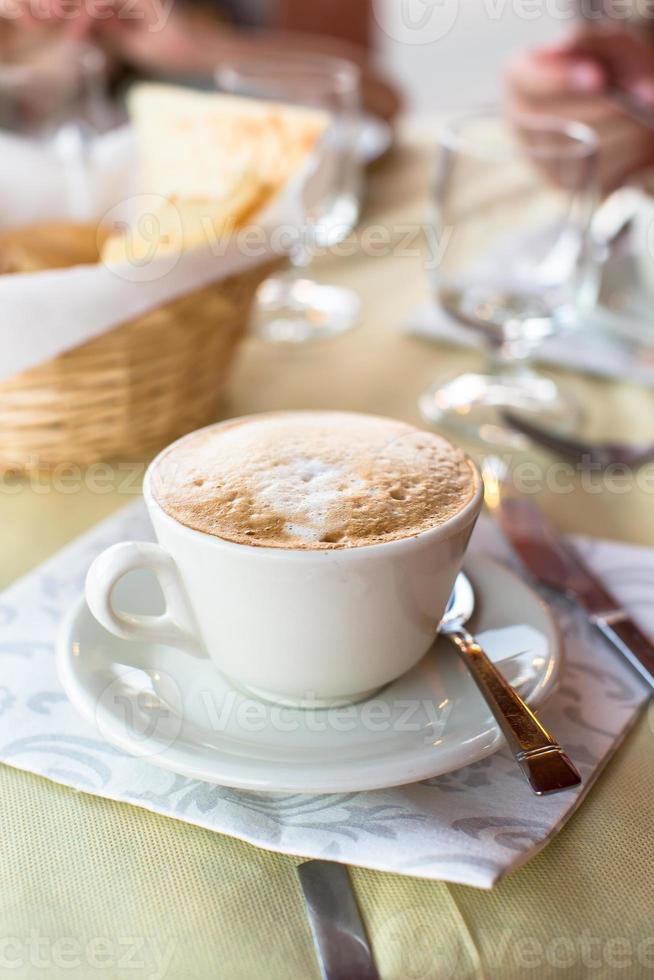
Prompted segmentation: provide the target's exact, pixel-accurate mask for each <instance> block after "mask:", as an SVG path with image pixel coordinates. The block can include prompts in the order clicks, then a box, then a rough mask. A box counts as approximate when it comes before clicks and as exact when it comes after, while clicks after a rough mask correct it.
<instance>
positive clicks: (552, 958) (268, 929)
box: [0, 140, 654, 980]
mask: <svg viewBox="0 0 654 980" xmlns="http://www.w3.org/2000/svg"><path fill="white" fill-rule="evenodd" d="M430 157H431V153H430V151H429V149H428V148H426V147H425V145H424V144H423V143H422V142H420V143H417V142H415V141H411V140H405V141H404V142H403V143H402V145H401V148H400V149H399V150H398V151H397V152H396V153H395V155H394V157H393V158H392V159H391V160H389V161H387V162H386V163H385V165H384V166H383V167H381V168H379V169H378V170H377V172H376V173H375V174H374V175H373V178H372V182H371V192H370V200H369V204H368V210H367V215H366V224H367V225H368V226H370V225H379V226H380V227H382V228H383V229H384V231H383V235H386V236H388V229H391V236H390V237H391V239H392V240H393V241H394V242H395V243H396V248H395V249H393V248H391V249H388V248H385V247H384V246H383V244H380V242H381V237H380V238H379V239H377V244H376V245H374V247H373V250H374V251H375V252H376V254H373V255H370V254H368V255H366V254H363V252H362V251H361V250H357V251H356V252H355V253H354V254H353V255H349V256H347V257H336V258H335V257H330V258H329V259H323V260H320V262H319V263H317V273H318V274H319V276H320V277H321V278H323V279H324V280H325V281H329V280H332V281H338V282H341V283H343V284H347V285H351V286H353V287H356V288H357V289H359V291H360V292H361V294H362V296H363V299H364V303H365V316H364V325H363V327H362V328H361V329H360V330H358V331H357V332H355V333H352V334H351V335H349V336H347V337H343V338H341V339H339V340H334V341H330V342H325V343H321V344H316V345H314V346H304V347H300V348H298V349H296V350H295V349H284V348H275V347H271V346H266V345H264V344H261V343H259V342H257V341H251V342H250V343H249V344H248V347H247V349H246V350H245V352H244V355H243V357H242V359H241V361H240V364H239V367H238V369H237V371H236V375H235V377H234V383H233V386H232V391H233V395H232V397H231V400H230V402H229V404H228V405H226V406H225V415H237V414H244V413H247V412H256V411H261V410H265V409H274V408H299V407H314V408H342V409H354V410H364V411H369V412H376V413H381V414H388V415H395V416H398V417H400V418H404V419H406V420H408V421H416V422H417V421H419V419H418V415H417V409H416V398H417V396H418V394H419V392H420V391H421V390H422V389H423V388H424V387H425V386H426V385H427V384H428V383H429V382H430V381H431V380H432V379H433V378H434V377H435V376H436V375H438V374H439V373H441V372H443V371H447V372H451V371H454V370H457V369H459V368H464V367H474V366H475V365H476V364H477V363H478V355H477V354H473V353H470V352H462V351H456V350H453V349H451V348H447V347H444V346H436V345H431V344H428V343H426V342H424V341H419V340H416V339H412V338H408V337H406V336H403V335H402V334H401V333H400V332H399V330H398V326H399V324H400V323H401V322H402V321H403V320H404V319H405V318H406V316H407V314H408V312H409V311H410V310H411V308H412V307H413V306H414V305H416V304H418V303H420V302H421V301H423V300H424V299H425V298H426V297H427V293H428V287H427V283H426V278H425V273H424V268H423V260H422V258H421V255H420V254H419V250H417V249H416V245H415V241H414V244H413V246H411V245H409V246H407V241H408V239H407V235H408V234H409V233H410V232H411V229H410V228H408V226H410V225H411V224H412V223H413V224H416V223H417V224H419V223H420V222H422V221H424V220H425V219H426V213H427V210H426V204H427V194H428V191H427V188H428V184H429V177H430ZM368 251H370V248H369V249H368ZM382 252H385V254H381V253H382ZM407 252H408V253H409V254H407ZM398 253H399V254H398ZM566 380H567V381H568V383H571V382H572V383H573V384H574V386H575V391H576V393H577V395H578V397H579V398H580V399H581V400H582V402H583V403H584V404H585V405H586V406H587V407H588V409H589V414H590V428H591V429H594V430H595V431H596V432H601V433H604V434H609V433H610V434H612V435H616V436H622V437H629V438H633V439H637V438H640V437H642V438H647V437H648V436H651V431H652V418H653V417H654V393H653V392H651V391H645V390H643V389H638V388H636V387H633V386H630V385H628V384H623V383H618V382H605V381H599V380H591V379H588V378H577V377H574V376H571V375H568V376H567V378H566ZM533 460H534V461H535V462H536V463H537V465H538V467H539V472H541V473H545V474H547V472H548V471H547V470H546V466H547V460H546V459H545V457H539V456H534V457H533ZM141 472H142V467H141V466H139V465H138V464H137V465H135V466H133V465H130V466H129V467H126V466H118V467H115V468H114V469H113V472H112V474H110V477H109V478H108V479H107V478H106V474H105V476H104V477H103V479H102V480H100V482H99V483H98V482H97V481H96V483H95V485H93V486H89V485H88V484H86V483H85V481H83V480H82V481H81V483H80V482H79V481H76V480H74V479H64V480H62V481H60V484H59V486H58V488H54V487H53V486H52V485H51V484H49V483H48V482H47V481H32V482H31V483H30V484H27V485H16V484H14V483H13V482H12V481H5V482H4V484H3V485H2V486H1V487H0V489H1V490H2V492H0V534H1V539H2V542H3V548H2V555H3V557H2V563H1V567H0V576H1V584H7V583H9V582H10V581H12V580H13V579H14V578H16V577H17V576H18V575H20V574H22V573H24V572H26V571H28V570H29V569H30V568H32V567H33V566H35V565H36V564H38V563H39V562H40V561H41V560H42V559H44V558H45V557H46V556H47V555H49V554H51V553H52V552H53V551H55V550H56V549H57V548H59V547H60V546H62V545H63V544H65V543H66V542H67V541H68V540H70V539H71V538H72V537H73V536H75V535H76V534H78V533H79V532H81V531H83V530H84V529H85V528H87V527H89V526H91V525H92V524H94V523H95V522H96V521H98V520H99V519H101V518H102V517H104V516H105V515H107V514H108V513H110V512H111V511H113V510H114V509H115V508H117V507H119V506H120V505H121V504H124V503H126V502H128V501H130V500H132V499H134V495H135V494H136V493H137V492H138V478H139V475H140V473H141ZM649 476H650V479H649V481H648V480H647V479H646V478H645V477H643V476H642V475H641V477H640V480H639V483H640V486H636V485H635V481H633V480H625V479H622V480H620V479H619V478H618V479H616V480H614V481H613V483H612V484H609V485H608V486H607V485H604V486H602V485H594V486H593V488H591V490H592V492H591V491H589V489H588V488H587V489H586V490H584V489H583V488H581V486H580V485H578V484H577V485H575V486H573V487H572V488H571V490H570V491H569V492H568V491H566V492H563V493H562V492H557V480H556V479H554V480H550V481H548V480H545V481H544V483H545V485H544V489H543V492H542V493H541V494H540V496H539V500H540V503H541V504H542V506H543V507H544V509H545V510H547V511H548V512H549V513H550V514H551V515H552V516H553V517H554V518H555V520H556V521H557V523H558V524H559V526H560V527H562V528H564V529H565V530H570V531H573V530H574V531H578V532H582V533H585V534H595V535H599V536H603V537H613V538H619V539H623V540H625V541H631V542H635V543H640V544H647V545H650V546H654V520H653V507H652V502H653V500H654V479H652V473H650V474H649ZM548 482H549V486H548ZM653 725H654V715H652V714H651V713H650V714H649V715H648V716H645V717H643V718H642V719H641V720H640V721H639V723H638V725H637V726H636V730H635V731H634V732H633V733H632V735H631V736H630V737H629V739H628V741H627V743H626V744H625V745H624V747H623V748H622V749H621V750H620V752H619V753H618V755H617V756H616V758H615V759H614V760H613V761H612V762H611V763H610V765H609V767H608V770H607V771H606V773H605V774H604V775H603V776H602V777H601V778H600V780H599V783H598V785H597V786H596V787H595V789H594V790H593V791H592V792H591V794H590V796H589V798H588V800H587V801H586V803H585V804H584V805H583V807H582V808H581V810H580V812H579V813H578V814H577V815H576V816H575V817H574V818H573V819H572V820H571V821H570V823H569V824H568V825H567V826H566V827H565V828H564V829H563V831H562V832H561V833H560V834H559V835H558V837H557V838H556V839H555V840H554V841H553V842H552V843H551V844H550V845H549V846H548V847H547V849H546V850H545V851H544V852H542V853H541V854H540V855H538V856H537V857H536V858H534V859H533V860H532V861H531V862H530V863H529V864H528V865H527V866H526V867H524V868H523V869H522V870H520V871H518V872H516V873H515V874H513V875H512V876H511V877H510V878H509V879H508V880H506V881H505V882H503V883H502V884H500V885H499V886H498V887H497V888H496V889H495V890H494V891H493V892H490V893H485V892H479V891H476V890H475V889H472V888H467V887H463V886H452V885H446V884H442V883H440V882H426V881H418V880H413V879H410V878H404V877H400V876H394V875H389V874H381V873H376V872H371V871H363V870H357V869H353V872H352V876H353V880H354V885H355V889H356V893H357V897H358V900H359V903H360V905H361V908H362V912H363V916H364V919H365V922H366V925H367V927H368V930H369V932H370V935H371V939H372V944H373V947H374V951H375V955H376V957H377V961H378V964H379V967H380V970H381V973H382V976H383V977H385V978H396V980H409V978H411V980H423V978H424V980H437V978H438V980H440V978H441V977H442V978H446V977H465V976H469V977H479V978H481V977H484V978H488V977H499V978H501V980H510V978H513V977H515V978H522V977H524V976H525V975H531V976H534V977H536V976H537V977H538V978H539V980H543V978H549V977H552V978H553V977H556V978H557V980H558V978H560V977H561V976H565V977H571V978H574V980H581V978H584V977H593V978H613V977H629V978H630V980H631V978H638V977H650V976H652V975H653V974H654V926H653V925H652V916H651V910H652V906H653V904H654V852H653V851H652V846H651V844H652V839H653V821H652V812H653V803H652V801H653V800H654V766H652V753H653V749H654V742H653V738H652V734H653V732H654V727H653ZM0 815H1V817H2V827H3V833H2V845H1V847H0V916H1V917H2V927H1V929H0V976H5V975H6V976H8V977H17V978H29V980H36V978H40V977H44V976H47V977H48V978H53V980H54V978H59V977H62V978H63V977H66V978H75V980H77V978H83V980H87V978H89V977H98V978H121V980H122V978H134V977H151V978H160V977H164V976H167V977H169V978H175V980H191V978H200V980H204V978H207V980H209V978H214V977H220V978H225V980H250V978H259V977H265V978H270V980H277V978H279V980H295V978H297V980H305V978H310V977H318V976H319V974H318V970H317V966H316V964H315V960H314V957H313V952H312V946H311V940H310V936H309V931H308V926H307V924H306V921H305V918H304V913H303V907H302V902H301V897H300V893H299V890H298V885H297V883H296V880H295V876H294V867H295V865H296V863H297V860H296V859H294V858H287V857H284V856H281V855H275V854H269V853H267V852H264V851H259V850H257V849H256V848H253V847H251V846H249V845H247V844H243V843H241V842H239V841H235V840H231V839H229V838H227V837H223V836H220V835H218V834H213V833H210V832H207V831H204V830H201V829H199V828H197V827H191V826H188V825H186V824H183V823H181V822H178V821H174V820H170V819H166V818H164V817H159V816H156V815H154V814H152V813H148V812H146V811H143V810H139V809H136V808H134V807H131V806H128V805H124V804H119V803H112V802H108V801H106V800H100V799H96V798H94V797H91V796H87V795H84V794H81V793H76V792H73V791H71V790H69V789H66V788H63V787H61V786H58V785H55V784H52V783H49V782H47V781H46V780H44V779H41V778H39V777H35V776H32V775H29V774H26V773H21V772H19V771H17V770H13V769H10V768H8V767H4V766H0Z"/></svg>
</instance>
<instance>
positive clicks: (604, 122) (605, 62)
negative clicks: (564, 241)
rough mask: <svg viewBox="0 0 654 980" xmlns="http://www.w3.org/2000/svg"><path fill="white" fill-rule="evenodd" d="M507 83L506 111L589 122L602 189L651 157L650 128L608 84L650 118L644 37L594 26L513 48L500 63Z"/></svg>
mask: <svg viewBox="0 0 654 980" xmlns="http://www.w3.org/2000/svg"><path fill="white" fill-rule="evenodd" d="M507 89H508V107H509V110H510V111H511V112H515V113H524V114H527V115H534V114H539V113H540V114H543V115H549V116H557V117H560V118H563V119H569V120H571V121H573V120H574V121H578V122H583V123H586V124H587V125H589V126H591V127H592V128H593V129H594V130H595V132H596V133H597V136H598V139H599V168H600V183H601V186H602V189H603V190H605V191H608V190H611V189H613V188H615V187H617V186H619V185H620V184H621V183H623V182H624V181H625V180H626V179H627V178H628V177H629V176H630V175H631V174H633V173H635V172H636V171H638V170H641V169H643V168H644V167H647V166H650V165H653V164H654V129H650V128H648V127H647V126H644V125H642V124H641V123H638V122H637V121H635V120H634V119H633V118H632V117H631V116H629V115H628V114H627V113H626V112H625V111H624V110H623V109H621V108H620V107H619V105H618V104H617V102H615V101H613V100H612V98H611V89H620V90H621V91H622V92H623V93H625V94H628V95H629V96H630V97H631V98H632V99H633V100H634V101H635V102H637V103H638V104H639V105H640V106H642V107H643V108H647V109H649V110H651V112H652V118H654V49H653V48H652V46H651V45H650V44H649V43H647V41H646V40H645V39H644V38H640V37H637V36H636V35H635V34H633V33H632V32H630V31H627V30H624V29H620V28H615V27H613V26H607V27H606V28H600V27H597V28H594V29H592V30H589V29H582V30H580V31H578V32H575V33H574V34H572V35H571V36H570V37H569V38H567V39H566V40H564V41H562V42H561V43H559V44H555V45H551V46H548V47H543V48H536V49H534V50H531V51H524V52H520V53H519V54H518V55H516V56H515V57H514V58H513V59H512V60H511V62H510V64H509V66H508V69H507Z"/></svg>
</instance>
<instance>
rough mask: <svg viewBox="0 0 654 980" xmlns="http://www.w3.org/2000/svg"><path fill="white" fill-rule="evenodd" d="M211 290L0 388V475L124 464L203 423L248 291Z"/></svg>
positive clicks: (221, 381) (243, 279) (235, 280)
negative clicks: (108, 462) (102, 463)
mask: <svg viewBox="0 0 654 980" xmlns="http://www.w3.org/2000/svg"><path fill="white" fill-rule="evenodd" d="M276 264H278V263H273V264H271V263H267V264H262V265H260V266H257V267H255V268H254V269H249V270H247V271H245V272H241V273H239V274H238V275H235V276H233V277H231V278H228V279H224V280H221V281H219V282H216V283H212V284H211V285H210V286H207V287H205V288H203V289H201V290H197V291H195V292H193V293H190V294H188V295H186V296H183V297H181V298H179V299H176V300H174V301H172V302H170V303H168V304H167V305H165V306H162V307H160V308H158V309H154V310H150V311H148V312H147V313H146V314H143V315H141V316H139V317H137V318H136V319H133V320H129V321H127V322H125V323H123V324H121V325H120V326H118V327H116V328H114V329H113V330H110V331H109V332H107V333H105V334H102V335H101V336H99V337H97V338H94V339H93V340H90V341H87V342H86V343H85V344H82V345H80V346H79V347H76V348H74V349H72V350H69V351H66V352H65V353H63V354H60V355H58V356H57V357H55V358H53V359H52V360H50V361H47V362H45V363H43V364H39V365H37V366H36V367H34V368H30V369H29V370H28V371H24V372H22V373H21V374H18V375H15V376H14V377H12V378H10V379H8V380H6V381H4V382H2V383H1V384H0V470H1V471H3V472H8V471H11V472H19V473H30V472H37V471H42V470H52V469H54V468H55V467H57V466H62V465H78V466H81V467H84V466H88V465H89V464H91V463H94V462H98V461H100V460H110V459H130V458H134V457H140V456H143V455H146V454H148V453H151V452H154V451H156V450H158V449H161V448H162V447H163V446H165V445H166V444H167V443H168V442H170V441H171V440H173V439H176V438H177V437H178V436H180V435H183V434H184V433H186V432H189V431H191V430H192V429H195V428H198V427H199V426H201V425H205V424H207V423H208V422H211V421H213V419H214V418H215V414H216V412H217V410H218V408H219V405H220V402H221V399H222V398H223V396H224V391H225V383H226V380H227V375H228V372H229V369H230V367H231V365H232V363H233V361H234V357H235V354H236V351H237V348H238V346H239V343H240V341H241V340H242V339H243V337H244V336H245V333H246V331H247V326H248V321H249V317H250V312H251V307H252V303H253V300H254V295H255V292H256V289H257V287H258V286H259V284H260V283H261V282H262V280H263V279H264V278H266V276H268V275H269V274H270V272H271V271H272V269H273V268H274V267H275V265H276Z"/></svg>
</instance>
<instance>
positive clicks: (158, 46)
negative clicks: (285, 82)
mask: <svg viewBox="0 0 654 980" xmlns="http://www.w3.org/2000/svg"><path fill="white" fill-rule="evenodd" d="M371 3H372V0H312V2H306V0H77V2H76V3H71V0H66V2H65V3H64V2H63V0H38V2H36V0H0V25H2V28H1V29H0V59H1V58H2V57H3V52H2V46H3V44H4V49H5V52H7V51H9V50H11V51H13V52H16V51H18V52H21V51H25V50H26V49H28V48H29V47H35V46H41V45H42V44H43V43H44V40H47V39H48V38H52V37H53V36H56V37H60V38H61V37H66V38H72V39H78V40H90V41H92V42H94V43H95V44H97V45H98V46H99V47H101V48H102V49H103V50H104V51H105V52H106V53H107V54H108V55H109V56H110V58H111V60H112V63H113V65H114V67H115V69H116V70H117V71H118V70H120V69H127V70H128V71H129V72H131V73H133V74H136V75H139V76H147V77H156V78H169V79H173V80H187V81H196V80H197V81H203V80H210V79H212V77H213V72H214V70H215V68H216V67H217V66H218V65H219V64H220V61H221V60H222V59H229V60H233V59H234V58H235V57H236V58H237V57H238V56H239V55H240V54H242V55H243V56H251V55H253V54H255V55H256V54H257V53H260V55H261V57H262V58H265V57H266V55H268V56H277V55H280V54H281V55H282V56H283V55H285V54H291V55H292V54H294V53H297V54H302V55H312V54H319V53H323V54H330V55H336V56H339V57H343V58H347V59H349V60H350V61H353V62H355V63H356V64H357V65H358V66H359V67H360V68H361V69H362V73H363V74H362V82H363V101H364V106H365V108H366V109H367V110H368V111H369V112H372V113H374V114H375V115H379V116H382V117H383V118H386V119H392V118H393V117H394V116H395V114H396V113H397V111H398V109H399V105H400V100H399V97H398V94H397V92H396V91H395V89H394V88H393V87H392V86H391V85H390V84H389V83H388V82H386V80H385V79H383V78H382V77H381V76H380V74H379V73H378V72H377V71H376V70H375V69H374V67H373V65H372V58H371V52H370V36H369V23H370V18H371ZM3 21H4V23H3ZM5 56H6V54H5Z"/></svg>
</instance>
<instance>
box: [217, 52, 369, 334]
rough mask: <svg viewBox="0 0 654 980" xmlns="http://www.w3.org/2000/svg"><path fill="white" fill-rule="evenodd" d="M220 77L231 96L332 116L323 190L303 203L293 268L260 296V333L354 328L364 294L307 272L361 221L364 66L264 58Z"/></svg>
mask: <svg viewBox="0 0 654 980" xmlns="http://www.w3.org/2000/svg"><path fill="white" fill-rule="evenodd" d="M215 77H216V84H217V86H218V88H219V89H220V90H222V91H224V92H229V93H232V94H235V95H243V96H250V97H254V98H259V99H270V100H272V101H275V102H285V103H290V104H295V105H304V106H310V107H312V108H318V109H322V110H323V111H325V112H327V113H328V114H329V117H330V125H329V128H328V130H327V132H326V134H325V136H324V138H323V140H322V142H321V146H320V161H319V166H320V175H319V178H318V182H319V185H320V191H319V193H318V194H317V195H315V193H314V195H312V200H311V201H310V202H309V201H307V200H305V201H304V205H303V206H304V227H303V229H301V233H300V234H299V235H298V238H297V240H296V241H295V242H294V243H293V247H292V248H291V251H290V256H289V257H290V262H291V265H290V269H289V270H288V271H287V272H285V273H281V274H279V275H276V276H273V277H271V278H270V279H268V280H266V282H264V283H263V285H262V286H261V287H260V289H259V291H258V294H257V309H256V329H257V332H258V333H259V334H260V335H261V336H263V337H265V338H266V339H267V340H272V341H283V342H295V343H301V342H303V341H307V340H313V339H316V338H322V337H327V336H331V335H335V334H340V333H343V332H345V331H346V330H349V329H351V328H352V327H353V326H354V325H355V324H356V322H357V320H358V317H359V313H360V301H359V297H358V296H357V294H356V293H355V292H354V291H353V290H351V289H346V288H344V287H341V286H333V285H324V284H319V283H317V282H315V280H313V279H312V278H310V277H309V276H308V275H307V268H308V266H309V264H310V262H311V258H312V252H313V250H314V249H315V248H316V247H323V246H327V247H328V246H329V245H334V244H338V243H339V242H340V241H342V240H343V239H344V238H346V237H347V235H348V234H349V233H350V232H351V231H352V229H353V228H354V227H355V225H356V223H357V221H358V218H359V201H360V190H361V163H360V156H359V153H358V133H359V119H360V102H361V95H360V91H361V79H360V72H359V69H358V68H357V67H356V66H355V65H353V64H352V63H351V62H349V61H346V60H343V59H341V58H334V57H330V56H326V55H317V56H311V57H308V56H306V57H305V56H301V55H287V56H284V57H282V56H279V55H274V56H272V55H263V54H262V55H259V56H257V57H256V58H255V57H241V58H238V60H234V61H233V62H226V61H225V62H222V64H221V65H220V66H219V68H218V69H217V70H216V75H215ZM316 157H318V154H317V155H316ZM316 166H318V159H317V160H316ZM309 183H310V175H309V177H308V179H307V186H308V184H309ZM315 196H317V197H318V200H314V199H313V197H315Z"/></svg>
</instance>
